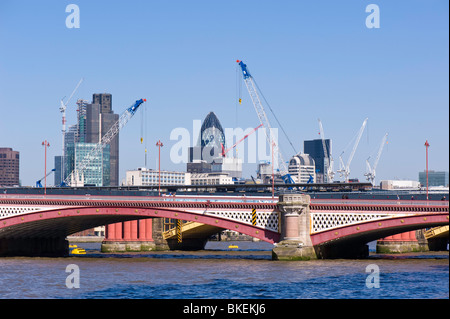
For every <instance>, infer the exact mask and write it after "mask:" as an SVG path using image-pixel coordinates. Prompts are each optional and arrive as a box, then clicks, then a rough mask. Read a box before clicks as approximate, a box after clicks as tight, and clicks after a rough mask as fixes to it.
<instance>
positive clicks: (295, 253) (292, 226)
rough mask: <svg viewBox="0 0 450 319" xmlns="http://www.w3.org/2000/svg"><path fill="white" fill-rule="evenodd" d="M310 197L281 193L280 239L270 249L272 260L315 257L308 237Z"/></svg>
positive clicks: (279, 203) (279, 206)
mask: <svg viewBox="0 0 450 319" xmlns="http://www.w3.org/2000/svg"><path fill="white" fill-rule="evenodd" d="M309 203H310V197H309V196H308V195H304V194H281V195H280V198H279V202H278V208H279V210H280V212H281V225H280V227H281V241H280V242H279V243H278V244H277V245H276V247H275V248H273V250H272V259H274V260H309V259H315V258H317V255H316V252H315V249H314V247H313V245H312V242H311V237H310V213H309Z"/></svg>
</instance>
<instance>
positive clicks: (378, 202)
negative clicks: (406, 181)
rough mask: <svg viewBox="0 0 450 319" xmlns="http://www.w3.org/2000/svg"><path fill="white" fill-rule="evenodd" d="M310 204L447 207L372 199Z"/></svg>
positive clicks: (436, 203) (313, 201) (414, 201)
mask: <svg viewBox="0 0 450 319" xmlns="http://www.w3.org/2000/svg"><path fill="white" fill-rule="evenodd" d="M311 204H321V205H323V204H325V205H326V204H330V205H372V206H373V205H380V206H392V205H394V206H433V207H448V206H449V202H448V201H430V200H428V201H427V200H397V199H390V200H389V199H386V200H374V199H370V200H368V199H311Z"/></svg>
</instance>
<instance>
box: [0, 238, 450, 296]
mask: <svg viewBox="0 0 450 319" xmlns="http://www.w3.org/2000/svg"><path fill="white" fill-rule="evenodd" d="M228 245H229V243H211V244H209V245H208V246H207V248H209V250H205V251H202V252H197V253H179V252H173V253H171V252H168V253H153V254H145V255H142V254H108V255H105V254H101V253H99V252H98V245H97V246H96V245H93V244H79V246H81V247H83V248H86V250H87V252H88V254H87V255H84V256H80V257H67V258H24V257H21V258H0V270H1V272H0V298H106V299H108V298H159V299H163V298H170V299H175V298H176V299H180V298H181V299H183V298H192V299H196V298H208V299H213V298H220V299H229V298H246V299H247V298H264V299H266V298H276V299H287V298H314V299H315V298H318V299H328V298H339V299H342V298H364V299H367V298H376V299H381V298H388V299H391V298H449V286H448V283H449V263H448V253H446V254H436V255H433V254H431V253H426V254H422V255H406V256H405V255H397V256H378V257H380V258H377V256H375V257H372V258H369V259H366V260H314V261H300V262H281V261H272V260H270V249H271V247H268V246H267V245H266V244H264V243H239V247H240V248H241V250H239V251H237V252H236V251H234V252H233V254H232V255H231V256H227V255H225V252H226V250H227V246H228ZM69 264H75V265H77V266H78V267H79V270H80V288H73V289H69V288H67V287H66V278H67V276H69V275H70V273H68V272H66V267H67V266H68V265H69ZM369 264H376V265H377V266H378V267H379V270H380V277H379V278H380V281H379V282H380V288H372V289H369V288H367V287H366V279H367V276H368V273H366V267H367V266H368V265H369Z"/></svg>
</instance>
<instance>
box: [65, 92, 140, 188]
mask: <svg viewBox="0 0 450 319" xmlns="http://www.w3.org/2000/svg"><path fill="white" fill-rule="evenodd" d="M146 101H147V100H146V99H140V100H137V101H136V102H135V103H134V104H133V105H132V106H130V107H129V108H127V109H126V110H125V111H124V112H123V113H122V114H121V115H120V117H119V119H118V120H117V122H116V123H114V124H113V125H112V126H111V128H110V129H109V130H108V132H106V134H105V135H103V137H102V139H101V141H100V142H99V143H98V144H96V145H95V147H94V148H93V149H92V150H91V151H89V153H88V154H86V156H85V157H84V158H83V160H82V161H81V162H80V163H79V164H78V165H77V166H76V167H75V169H74V170H73V171H72V173H70V174H69V175H68V176H67V178H66V179H65V180H64V182H63V184H62V185H63V186H66V185H68V186H75V185H76V184H78V181H79V180H80V178H81V180H83V171H84V170H85V169H86V167H87V166H88V165H89V163H90V162H91V161H92V160H93V159H94V158H95V157H96V156H97V155H98V154H99V153H100V152H101V151H103V149H104V148H105V147H106V145H108V144H109V143H111V141H112V140H113V138H114V137H115V136H116V135H117V134H118V133H119V131H120V130H121V129H122V128H123V127H124V126H125V124H127V122H128V121H129V120H130V119H131V118H132V117H133V115H134V114H135V113H136V111H137V110H138V108H139V106H140V105H141V104H142V103H144V102H146Z"/></svg>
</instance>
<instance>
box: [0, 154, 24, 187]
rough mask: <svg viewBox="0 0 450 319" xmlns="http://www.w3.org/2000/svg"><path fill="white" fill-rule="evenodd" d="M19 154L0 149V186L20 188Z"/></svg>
mask: <svg viewBox="0 0 450 319" xmlns="http://www.w3.org/2000/svg"><path fill="white" fill-rule="evenodd" d="M19 161H20V155H19V152H17V151H14V150H13V149H12V148H9V147H0V186H19V183H20V181H19Z"/></svg>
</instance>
